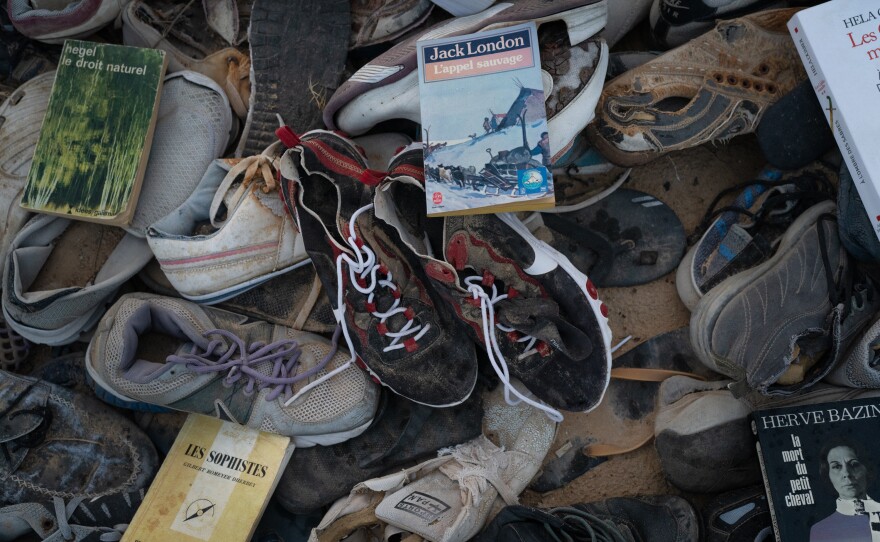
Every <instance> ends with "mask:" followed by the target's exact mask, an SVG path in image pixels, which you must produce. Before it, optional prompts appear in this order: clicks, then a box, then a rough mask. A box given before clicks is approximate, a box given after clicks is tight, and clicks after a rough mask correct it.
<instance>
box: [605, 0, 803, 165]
mask: <svg viewBox="0 0 880 542" xmlns="http://www.w3.org/2000/svg"><path fill="white" fill-rule="evenodd" d="M796 11H797V9H796V8H795V9H779V10H770V11H763V12H761V13H755V14H753V15H748V16H746V17H742V18H740V19H732V20H729V21H721V22H719V23H718V24H717V25H716V27H715V29H714V30H712V31H710V32H707V33H706V34H704V35H702V36H700V37H699V38H697V39H694V40H692V41H690V42H689V43H687V44H685V45H682V46H681V47H678V48H677V49H673V50H672V51H669V52H668V53H666V54H664V55H662V56H660V57H658V58H656V59H654V60H652V61H650V62H648V63H646V64H643V65H642V66H639V67H638V68H636V69H633V70H630V71H628V72H626V73H624V74H623V75H621V76H619V77H617V78H615V79H614V80H612V81H611V82H609V83H608V84H607V85H606V86H605V89H604V91H603V92H602V96H601V97H600V98H599V105H598V109H597V111H596V120H595V121H594V122H593V123H592V124H591V125H590V126H589V128H588V135H589V137H590V140H591V141H592V142H593V144H594V145H595V146H596V148H597V149H598V150H599V152H601V153H602V154H603V155H605V157H606V158H608V159H609V160H611V161H612V162H614V163H615V164H619V165H622V166H635V165H638V164H644V163H645V162H648V161H650V160H653V159H654V158H657V157H659V156H662V155H664V154H665V153H667V152H669V151H674V150H679V149H687V148H690V147H694V146H696V145H700V144H703V143H707V142H709V141H727V140H729V139H730V138H731V137H733V136H736V135H739V134H746V133H750V132H753V131H754V130H755V128H756V127H757V126H758V122H759V121H760V120H761V116H762V115H763V113H764V111H765V110H766V109H767V107H768V106H770V105H771V104H773V103H774V102H776V100H778V99H779V98H780V97H781V96H782V95H784V94H786V93H787V92H789V91H790V90H791V89H793V88H794V87H795V85H797V84H798V83H799V82H801V81H803V80H805V79H806V72H804V69H803V67H802V65H801V61H800V58H799V57H798V54H797V51H796V49H795V47H794V43H793V42H792V40H791V37H790V36H789V34H788V30H787V29H786V27H785V24H786V23H787V22H788V20H789V19H790V18H791V17H792V15H794V13H795V12H796Z"/></svg>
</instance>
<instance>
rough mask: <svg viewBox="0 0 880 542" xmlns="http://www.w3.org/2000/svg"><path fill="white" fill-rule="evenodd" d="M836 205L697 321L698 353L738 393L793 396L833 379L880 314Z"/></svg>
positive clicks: (810, 219) (803, 221)
mask: <svg viewBox="0 0 880 542" xmlns="http://www.w3.org/2000/svg"><path fill="white" fill-rule="evenodd" d="M835 209H836V207H835V204H834V202H833V201H826V202H823V203H819V204H817V205H814V206H813V207H811V208H810V209H808V210H807V211H805V212H804V213H803V214H801V216H799V217H798V218H797V219H796V220H795V221H794V222H793V223H792V225H791V226H790V227H789V228H788V230H786V232H785V235H783V236H782V238H781V239H780V241H779V246H778V248H777V250H776V253H775V254H774V255H773V256H772V257H771V258H770V259H768V260H766V261H765V262H764V263H762V264H760V265H758V266H756V267H753V268H751V269H748V270H746V271H743V272H741V273H737V274H735V275H733V276H731V277H729V278H728V279H727V280H725V281H724V282H722V283H721V284H719V285H718V286H716V287H715V288H713V289H712V290H710V291H709V293H708V294H707V295H705V296H704V297H703V298H702V299H701V300H700V302H699V304H697V307H696V309H695V310H694V312H693V313H692V315H691V342H692V343H693V345H694V351H695V352H696V353H697V355H698V356H699V357H700V359H701V360H702V361H703V363H705V364H706V365H708V366H709V367H710V368H712V369H714V370H716V371H718V372H719V373H722V374H724V375H727V376H728V377H730V378H733V379H734V380H736V381H737V387H736V389H737V390H738V393H744V392H745V391H746V390H756V391H758V392H760V393H762V394H765V395H790V394H792V393H794V392H796V391H799V390H802V389H805V388H807V387H809V386H811V385H813V384H815V383H816V382H818V381H819V380H820V379H822V378H823V377H825V376H826V375H827V374H828V372H829V371H831V369H832V368H833V367H834V365H835V364H836V363H837V362H838V361H840V359H841V356H842V353H843V352H842V351H843V350H844V349H845V348H846V347H847V345H848V344H849V343H850V342H851V341H852V340H853V339H854V338H855V335H856V334H857V333H858V332H859V331H860V330H861V329H862V328H863V327H864V326H865V325H867V323H868V322H869V321H870V318H871V316H872V315H873V313H874V312H876V310H877V309H878V307H880V296H878V294H877V292H876V291H875V290H876V286H875V285H874V283H873V281H872V280H871V279H870V278H869V277H867V276H866V275H865V274H864V273H863V272H862V271H861V269H859V268H858V267H857V266H856V265H855V262H854V261H853V260H851V259H850V257H849V255H848V254H847V253H846V251H845V250H844V249H843V247H842V246H841V244H840V239H839V238H838V235H837V223H836V221H837V215H836V214H835Z"/></svg>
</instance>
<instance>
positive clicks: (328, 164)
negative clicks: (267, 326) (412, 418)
mask: <svg viewBox="0 0 880 542" xmlns="http://www.w3.org/2000/svg"><path fill="white" fill-rule="evenodd" d="M291 134H292V133H291ZM280 170H281V176H282V177H283V178H282V186H281V192H282V195H283V196H284V201H285V203H286V204H287V208H288V209H289V210H291V211H293V210H294V209H296V216H297V219H298V223H299V226H300V230H301V232H302V236H303V242H304V243H305V246H306V250H307V251H308V254H309V256H311V258H312V263H313V264H314V266H315V269H316V270H317V273H318V277H320V279H321V281H322V282H323V284H324V288H325V290H326V291H327V293H328V295H329V297H330V302H331V304H332V305H333V307H334V312H335V313H336V318H337V320H338V321H339V322H340V324H342V325H343V328H344V330H345V337H346V340H347V341H349V348H351V349H352V351H353V352H354V353H356V354H357V355H358V356H359V360H360V363H362V364H365V365H366V367H367V368H368V369H369V371H370V374H371V375H372V376H373V377H374V379H375V380H377V381H378V382H379V383H381V384H382V385H385V386H387V387H389V388H390V389H391V390H392V391H394V393H397V394H399V395H403V396H404V397H406V398H407V399H410V400H411V401H415V402H417V403H422V404H425V405H428V406H435V407H444V406H452V405H457V404H459V403H461V402H463V401H465V400H466V399H467V398H468V397H469V396H470V394H471V391H472V390H473V388H474V385H475V384H476V381H477V360H476V351H475V348H474V345H473V343H471V342H470V341H462V340H461V339H460V337H461V329H460V327H459V324H458V322H457V320H456V319H455V316H454V314H453V312H452V309H451V308H450V307H448V306H447V305H445V304H444V303H443V302H442V299H441V298H440V297H439V296H438V294H437V293H436V292H435V291H434V290H433V288H432V287H430V286H429V284H428V281H427V279H426V277H425V276H424V273H423V271H422V270H421V269H420V267H419V263H418V261H417V260H416V259H415V257H414V255H413V254H411V253H410V252H409V251H408V250H407V249H406V248H405V247H404V246H403V244H402V243H401V241H400V239H399V237H398V236H397V232H395V231H394V230H393V229H392V228H389V227H388V226H387V225H385V224H384V223H382V222H380V221H378V220H376V217H375V216H374V214H373V206H372V205H371V204H369V191H368V190H367V189H366V187H365V185H364V183H363V182H361V179H363V180H367V181H370V182H372V183H374V184H375V182H377V181H378V180H379V179H380V178H381V177H380V176H379V174H377V173H374V172H372V171H371V170H368V169H367V163H366V159H365V158H364V156H363V155H362V154H361V153H360V152H359V151H358V149H357V148H356V146H355V144H354V143H353V142H352V141H349V140H348V139H345V138H343V137H341V136H339V135H337V134H335V133H333V132H326V131H323V130H315V131H312V132H309V133H307V134H305V135H303V136H302V138H301V140H299V141H297V142H296V144H295V145H292V148H291V149H289V150H288V151H287V152H286V153H285V154H284V157H283V158H282V159H281V164H280Z"/></svg>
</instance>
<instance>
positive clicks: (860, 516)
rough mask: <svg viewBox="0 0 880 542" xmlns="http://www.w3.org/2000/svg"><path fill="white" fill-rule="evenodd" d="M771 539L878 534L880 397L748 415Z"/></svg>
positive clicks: (853, 541)
mask: <svg viewBox="0 0 880 542" xmlns="http://www.w3.org/2000/svg"><path fill="white" fill-rule="evenodd" d="M752 429H753V430H754V432H755V434H756V435H757V437H758V444H757V446H758V456H759V458H760V462H761V471H762V474H763V475H764V484H765V486H766V489H767V495H768V498H769V500H770V509H771V513H772V517H773V528H774V530H775V531H776V540H777V541H779V542H806V541H809V542H832V541H833V542H873V541H876V540H880V501H877V500H875V499H880V479H878V477H877V474H878V472H880V470H878V469H880V457H878V456H877V454H876V452H875V449H876V443H877V435H878V434H880V397H875V398H871V399H857V400H851V401H839V402H834V403H823V404H814V405H804V406H797V407H787V408H778V409H768V410H761V411H757V412H755V413H753V414H752Z"/></svg>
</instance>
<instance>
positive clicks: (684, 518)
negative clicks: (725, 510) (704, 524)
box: [474, 495, 700, 542]
mask: <svg viewBox="0 0 880 542" xmlns="http://www.w3.org/2000/svg"><path fill="white" fill-rule="evenodd" d="M548 532H549V533H550V534H551V536H553V537H554V538H555V539H561V540H579V541H580V540H584V541H590V542H601V541H604V540H609V541H610V540H613V541H620V542H692V541H695V540H698V536H699V532H700V531H699V521H698V519H697V515H696V513H695V512H694V509H693V508H692V507H691V505H690V504H688V502H687V501H686V500H684V499H682V498H681V497H673V496H671V495H659V496H655V497H625V498H613V499H607V500H604V501H601V502H595V503H588V504H575V505H572V506H565V507H561V508H552V509H549V510H542V509H539V508H531V507H528V506H519V505H515V506H507V507H505V508H504V509H503V510H501V512H500V513H499V514H498V515H497V516H496V517H495V519H494V520H492V523H490V524H489V526H488V527H486V529H485V530H484V531H483V532H482V533H481V534H480V536H478V537H476V538H475V539H474V542H541V541H544V540H548V538H547V535H548Z"/></svg>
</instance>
